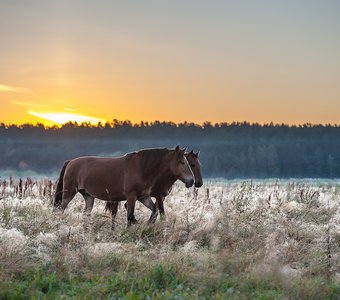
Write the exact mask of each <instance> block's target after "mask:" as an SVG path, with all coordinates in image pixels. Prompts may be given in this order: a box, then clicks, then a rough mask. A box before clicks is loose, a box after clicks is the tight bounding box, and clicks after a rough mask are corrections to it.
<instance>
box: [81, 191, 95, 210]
mask: <svg viewBox="0 0 340 300" xmlns="http://www.w3.org/2000/svg"><path fill="white" fill-rule="evenodd" d="M81 194H82V196H83V197H84V199H85V209H84V214H85V215H87V216H91V212H92V209H93V205H94V197H93V196H91V195H90V194H88V193H86V192H81Z"/></svg>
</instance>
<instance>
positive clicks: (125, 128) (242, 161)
mask: <svg viewBox="0 0 340 300" xmlns="http://www.w3.org/2000/svg"><path fill="white" fill-rule="evenodd" d="M177 144H179V145H181V146H182V147H184V146H187V147H188V149H189V150H190V149H194V150H200V151H201V155H200V159H201V163H202V172H203V174H204V176H205V177H224V178H268V177H275V178H288V177H314V178H316V177H321V178H335V177H340V151H339V149H340V127H339V125H331V124H327V125H313V124H301V125H287V124H273V123H270V124H258V123H249V122H232V123H216V124H212V123H210V122H205V123H203V124H202V125H199V124H195V123H189V122H183V123H179V124H176V123H173V122H160V121H155V122H140V123H132V122H131V121H128V120H127V121H121V120H116V119H114V120H113V121H110V122H107V123H105V124H101V123H99V124H98V125H96V126H94V125H91V124H89V123H82V124H77V123H72V122H70V123H67V124H64V125H63V126H61V127H57V126H54V127H45V126H44V125H42V124H37V125H33V124H24V125H7V124H3V123H2V124H1V123H0V153H1V154H0V172H1V171H3V170H8V169H11V170H26V169H30V170H33V171H35V172H38V173H45V174H48V173H49V172H52V171H56V170H59V169H60V167H61V165H62V163H63V161H64V160H66V159H70V158H74V157H77V156H81V155H100V156H111V157H115V156H119V155H122V154H124V153H126V152H129V151H134V150H138V149H141V148H148V147H175V146H176V145H177Z"/></svg>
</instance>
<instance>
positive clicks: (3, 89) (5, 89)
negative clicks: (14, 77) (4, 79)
mask: <svg viewBox="0 0 340 300" xmlns="http://www.w3.org/2000/svg"><path fill="white" fill-rule="evenodd" d="M0 93H24V94H30V93H31V92H30V91H29V90H28V89H24V88H20V87H14V86H9V85H5V84H0Z"/></svg>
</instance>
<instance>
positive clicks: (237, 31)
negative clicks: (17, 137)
mask: <svg viewBox="0 0 340 300" xmlns="http://www.w3.org/2000/svg"><path fill="white" fill-rule="evenodd" d="M114 118H116V119H120V120H124V119H129V120H131V121H133V122H139V121H141V120H144V121H154V120H161V121H174V122H183V121H189V122H196V123H203V122H204V121H211V122H232V121H249V122H259V123H269V122H274V123H287V124H301V123H307V122H309V123H323V124H325V123H331V124H334V123H337V124H339V123H340V1H337V0H334V1H331V0H323V1H321V0H320V1H314V0H299V1H296V0H286V1H277V0H267V1H264V0H263V1H262V0H249V1H245V0H240V1H227V0H224V1H222V0H221V1H215V0H212V1H200V0H195V1H177V0H172V1H162V0H154V1H140V0H139V1H128V0H126V1H109V0H78V1H74V0H21V1H19V0H10V1H7V0H0V122H5V123H16V124H21V123H25V122H32V123H35V122H43V123H45V124H47V125H49V124H53V122H56V123H63V122H65V121H68V120H72V121H78V122H82V121H89V122H98V121H102V122H105V121H106V120H112V119H114Z"/></svg>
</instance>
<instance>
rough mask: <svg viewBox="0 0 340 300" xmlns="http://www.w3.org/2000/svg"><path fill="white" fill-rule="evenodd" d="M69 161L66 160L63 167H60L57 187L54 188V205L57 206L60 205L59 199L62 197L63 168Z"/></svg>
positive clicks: (64, 168)
mask: <svg viewBox="0 0 340 300" xmlns="http://www.w3.org/2000/svg"><path fill="white" fill-rule="evenodd" d="M69 162H70V160H66V161H65V162H64V165H63V167H62V168H61V172H60V175H59V178H58V182H57V188H56V190H55V195H54V207H59V206H60V205H61V200H62V198H63V187H64V174H65V170H66V167H67V165H68V163H69Z"/></svg>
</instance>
